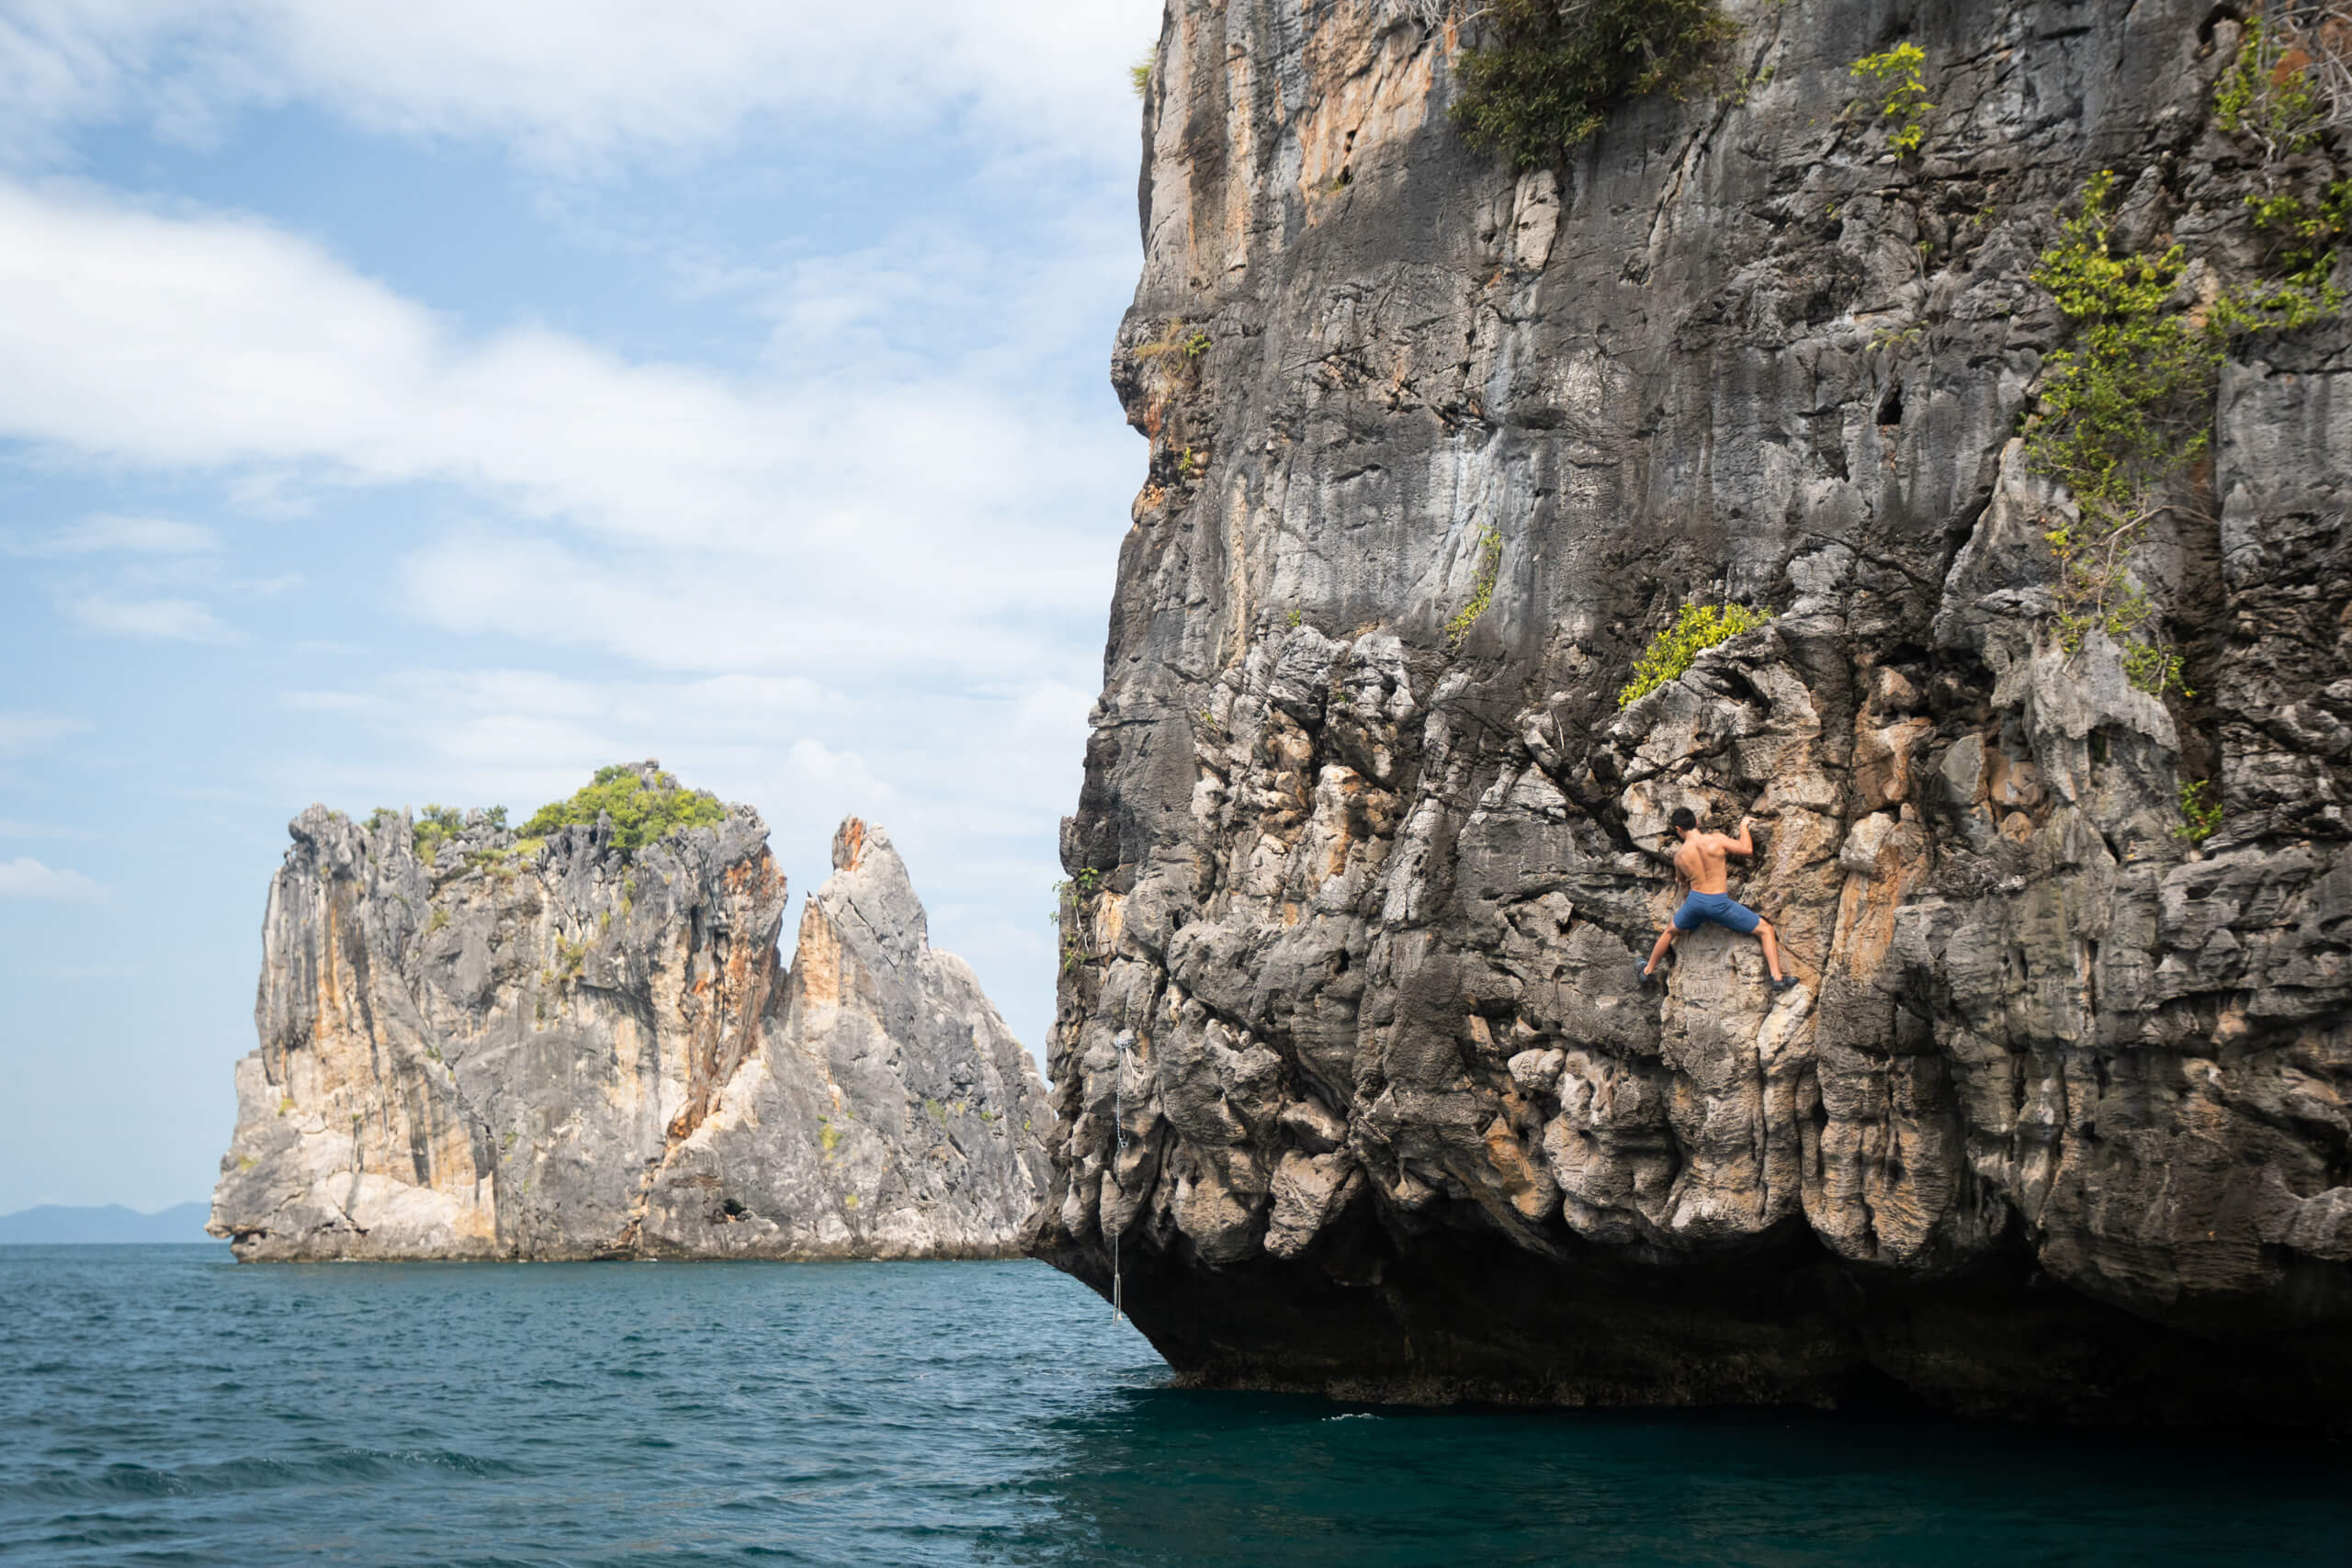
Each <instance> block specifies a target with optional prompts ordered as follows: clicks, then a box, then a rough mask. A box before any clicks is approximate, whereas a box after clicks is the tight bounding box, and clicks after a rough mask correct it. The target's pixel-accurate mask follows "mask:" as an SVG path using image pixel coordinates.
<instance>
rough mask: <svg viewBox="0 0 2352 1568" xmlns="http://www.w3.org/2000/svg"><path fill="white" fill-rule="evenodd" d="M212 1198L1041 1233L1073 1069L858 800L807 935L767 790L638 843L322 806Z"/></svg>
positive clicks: (717, 1245)
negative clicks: (1047, 1155)
mask: <svg viewBox="0 0 2352 1568" xmlns="http://www.w3.org/2000/svg"><path fill="white" fill-rule="evenodd" d="M292 832H293V837H294V846H293V848H292V849H291V850H290V851H288V853H287V857H286V864H285V866H284V868H283V869H282V870H280V871H279V872H278V874H277V879H276V881H275V882H274V883H273V884H272V885H271V887H270V896H269V913H268V916H267V918H266V921H265V923H264V926H263V964H262V978H261V991H260V998H259V1001H258V1003H257V1004H256V1007H255V1017H256V1021H257V1023H258V1025H259V1029H260V1034H261V1046H260V1048H259V1049H258V1050H256V1051H254V1053H253V1054H252V1055H249V1056H247V1057H245V1058H244V1059H243V1061H241V1062H239V1063H238V1064H237V1130H236V1134H235V1138H234V1141H233V1142H232V1145H231V1146H230V1149H229V1153H228V1155H227V1156H226V1157H224V1158H223V1159H222V1161H221V1166H220V1186H219V1188H218V1189H217V1190H216V1191H215V1192H214V1194H213V1207H212V1222H211V1225H210V1227H209V1228H210V1229H211V1231H212V1233H213V1234H214V1235H225V1236H228V1237H230V1238H231V1240H232V1243H233V1244H234V1247H235V1251H236V1255H237V1257H238V1258H242V1259H249V1260H250V1259H288V1258H604V1257H662V1258H974V1257H991V1256H1002V1255H1005V1254H1007V1253H1009V1252H1011V1251H1012V1250H1013V1249H1014V1246H1015V1238H1016V1235H1017V1232H1018V1229H1019V1226H1020V1224H1021V1221H1022V1219H1023V1216H1024V1215H1025V1214H1026V1213H1028V1212H1029V1210H1030V1208H1031V1207H1032V1205H1033V1204H1034V1203H1035V1200H1036V1196H1037V1193H1038V1192H1039V1190H1041V1188H1042V1186H1043V1182H1044V1177H1045V1159H1044V1152H1043V1148H1042V1136H1043V1132H1044V1129H1045V1126H1046V1117H1047V1111H1046V1105H1045V1098H1044V1097H1045V1089H1044V1086H1043V1084H1041V1083H1040V1082H1039V1081H1038V1078H1037V1075H1036V1069H1035V1066H1032V1065H1031V1064H1030V1062H1029V1058H1028V1054H1027V1053H1026V1052H1025V1051H1023V1049H1022V1047H1021V1045H1020V1043H1019V1042H1018V1041H1016V1040H1014V1039H1013V1037H1012V1032H1010V1031H1009V1030H1007V1029H1006V1027H1005V1025H1004V1021H1003V1020H1002V1019H1001V1017H1000V1016H999V1015H998V1013H997V1010H996V1009H995V1008H994V1007H993V1006H992V1005H991V1004H990V1003H989V999H988V998H986V997H985V996H983V995H982V994H981V992H980V988H979V985H978V981H977V980H976V979H975V978H974V977H973V975H972V972H971V970H970V968H969V967H968V966H967V965H966V964H964V962H963V961H962V960H961V959H958V958H956V957H954V956H952V955H950V954H948V953H936V952H933V950H932V949H931V947H930V945H929V943H928V942H927V941H926V939H925V934H924V925H923V912H922V904H921V903H920V902H918V901H917V899H916V897H915V895H914V889H913V887H912V886H911V885H910V883H909V882H908V880H907V872H906V867H905V865H904V864H903V863H900V861H899V856H898V853H897V852H895V851H894V850H892V849H891V847H890V842H889V840H888V839H887V838H885V837H884V836H883V835H882V833H881V831H880V830H879V829H869V828H867V827H865V825H864V824H862V823H860V822H858V821H856V820H855V819H854V818H853V819H852V820H850V821H848V822H845V823H844V824H842V829H841V831H840V832H839V833H838V834H837V835H836V836H835V839H834V844H833V867H834V870H833V874H832V876H831V878H830V879H829V880H828V881H827V882H826V883H825V885H824V886H823V887H821V888H820V889H819V890H818V893H817V895H816V897H814V898H812V899H810V900H809V902H808V904H807V906H806V911H805V913H804V914H803V916H802V919H801V923H800V934H799V949H798V953H797V956H796V958H795V961H794V964H793V966H792V968H791V971H790V972H789V974H786V973H785V972H784V971H783V969H782V967H781V965H780V964H778V962H777V953H776V935H777V931H778V928H779V925H780V922H781V920H782V918H783V914H784V909H785V902H786V899H785V885H784V878H783V876H782V875H781V874H778V872H777V871H776V869H775V862H774V861H773V860H772V859H771V858H770V857H769V854H768V849H767V830H766V829H765V828H764V827H763V825H762V823H761V821H760V819H759V818H758V817H757V816H756V815H755V814H754V813H753V812H752V811H751V810H750V809H749V808H748V807H732V808H730V810H729V814H728V817H727V818H726V820H725V821H723V822H721V823H720V824H718V826H717V827H715V828H693V829H680V830H678V831H675V832H673V833H671V834H670V835H669V836H668V837H666V838H664V839H662V840H659V841H657V842H655V843H652V844H650V845H647V846H645V847H644V848H642V849H639V850H638V851H637V852H635V854H634V855H633V856H631V855H628V854H626V853H624V852H620V851H618V850H616V849H615V848H614V847H613V844H612V834H611V831H610V829H609V826H608V825H606V824H602V823H600V825H599V826H598V827H597V828H595V829H587V828H567V829H559V830H558V831H556V832H555V833H553V834H552V835H550V836H548V838H547V840H545V843H544V846H543V847H540V848H537V849H534V848H532V847H530V846H529V845H528V844H527V843H525V844H522V845H520V846H518V843H517V840H516V838H515V835H514V834H513V833H511V832H507V831H505V830H503V829H494V828H492V827H490V826H488V825H486V824H482V825H477V826H474V827H472V828H469V829H467V830H465V831H463V832H461V833H459V834H458V835H457V836H456V837H453V838H451V839H448V840H446V841H444V842H442V843H440V844H438V845H437V846H436V848H437V853H435V855H433V857H432V858H430V859H429V860H428V859H421V858H420V857H419V856H418V854H417V852H416V851H415V847H414V843H415V840H414V839H413V831H412V825H411V822H410V820H409V818H407V817H406V815H405V814H402V815H398V816H386V817H384V818H380V819H379V821H378V823H377V824H376V825H375V826H374V827H373V828H372V829H370V828H366V827H362V826H360V825H358V824H356V823H354V822H351V821H348V820H345V818H342V817H340V816H338V815H336V814H334V813H330V812H328V811H327V810H325V809H324V808H323V807H311V809H310V810H308V811H305V812H304V813H303V814H302V815H301V816H300V817H299V818H296V819H295V821H294V823H293V825H292Z"/></svg>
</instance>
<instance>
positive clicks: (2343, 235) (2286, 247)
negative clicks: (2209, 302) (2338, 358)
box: [2214, 179, 2352, 332]
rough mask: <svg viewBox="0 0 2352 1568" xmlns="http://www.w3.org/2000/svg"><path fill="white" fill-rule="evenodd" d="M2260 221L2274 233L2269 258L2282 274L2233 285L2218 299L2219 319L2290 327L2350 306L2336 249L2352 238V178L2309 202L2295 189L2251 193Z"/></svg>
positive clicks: (2243, 327)
mask: <svg viewBox="0 0 2352 1568" xmlns="http://www.w3.org/2000/svg"><path fill="white" fill-rule="evenodd" d="M2245 204H2246V206H2247V208H2249V209H2251V210H2252V211H2253V213H2254V226H2255V228H2256V229H2257V230H2260V231H2263V232H2264V233H2265V234H2267V235H2268V236H2269V246H2268V252H2267V254H2266V256H2265V257H2264V260H2265V262H2266V263H2267V265H2269V266H2270V267H2272V268H2273V269H2274V270H2275V271H2276V273H2277V276H2275V277H2272V278H2267V279H2263V280H2261V281H2258V282H2256V283H2253V284H2249V285H2247V286H2246V287H2245V288H2234V289H2232V290H2231V291H2230V292H2228V293H2227V294H2225V295H2223V296H2222V298H2221V299H2219V300H2218V301H2216V305H2215V317H2214V319H2215V321H2217V322H2218V323H2219V324H2220V325H2221V326H2222V327H2223V328H2225V329H2233V330H2240V331H2245V332H2278V331H2290V330H2291V329H2293V328H2296V327H2301V326H2308V325H2309V324H2311V323H2312V321H2319V320H2321V319H2323V318H2324V317H2327V316H2332V315H2334V314H2335V313H2336V312H2337V311H2338V310H2342V309H2343V308H2344V298H2345V296H2344V290H2343V289H2342V288H2338V287H2337V286H2336V282H2335V260H2336V253H2337V252H2338V251H2339V250H2341V249H2342V248H2343V246H2344V242H2345V241H2346V239H2347V238H2352V179H2339V180H2337V181H2335V183H2334V184H2332V185H2330V186H2328V187H2327V188H2326V189H2325V190H2324V191H2323V192H2322V193H2321V194H2320V198H2319V199H2318V200H2317V201H2315V202H2313V201H2305V200H2304V199H2303V198H2302V197H2300V196H2297V195H2295V194H2293V193H2292V192H2290V191H2277V192H2273V193H2271V194H2270V195H2267V196H2248V197H2246V198H2245Z"/></svg>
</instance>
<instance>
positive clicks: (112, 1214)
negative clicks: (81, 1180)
mask: <svg viewBox="0 0 2352 1568" xmlns="http://www.w3.org/2000/svg"><path fill="white" fill-rule="evenodd" d="M211 1212H212V1209H211V1205H210V1204H209V1203H175V1204H173V1205H172V1206H171V1207H170V1208H168V1209H164V1210H162V1211H159V1212H158V1213H153V1214H142V1213H140V1212H139V1211H138V1210H136V1209H126V1208H124V1207H123V1206H122V1205H121V1204H119V1203H107V1204H105V1205H103V1206H100V1207H96V1208H74V1207H70V1206H68V1205H65V1204H62V1203H42V1204H40V1205H39V1206H38V1207H35V1208H30V1209H19V1210H17V1212H16V1213H13V1214H0V1247H56V1246H61V1245H70V1244H74V1243H82V1242H90V1243H107V1242H114V1243H120V1242H198V1241H200V1242H210V1241H211V1240H212V1238H211V1237H210V1236H209V1235H205V1234H204V1222H205V1220H206V1219H207V1218H208V1217H209V1215H210V1214H211Z"/></svg>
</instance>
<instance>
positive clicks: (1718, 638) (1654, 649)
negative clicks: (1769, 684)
mask: <svg viewBox="0 0 2352 1568" xmlns="http://www.w3.org/2000/svg"><path fill="white" fill-rule="evenodd" d="M1771 618H1772V612H1771V611H1770V610H1769V609H1766V610H1751V609H1749V608H1748V607H1747V605H1745V604H1685V605H1683V606H1682V609H1681V611H1680V613H1679V614H1678V615H1676V616H1675V617H1674V624H1673V625H1672V626H1668V627H1667V628H1666V629H1665V630H1663V631H1661V632H1659V633H1658V634H1657V636H1656V637H1652V638H1650V645H1649V647H1648V649H1645V651H1644V652H1643V654H1642V657H1641V661H1640V662H1639V663H1637V664H1635V665H1634V678H1633V679H1632V680H1631V681H1629V682H1626V683H1625V687H1624V689H1623V691H1621V692H1619V693H1618V694H1617V705H1618V706H1619V707H1621V708H1628V707H1631V706H1633V705H1634V704H1635V703H1637V702H1639V701H1640V700H1641V699H1642V698H1644V697H1645V696H1648V695H1649V694H1651V693H1652V692H1655V691H1657V689H1658V688H1659V687H1660V686H1663V685H1665V684H1666V683H1667V682H1669V681H1674V680H1679V679H1680V678H1681V676H1682V675H1683V674H1684V673H1685V672H1686V671H1689V670H1690V668H1691V665H1692V664H1693V663H1694V662H1696V661H1697V660H1698V657H1699V655H1700V654H1701V653H1702V652H1703V651H1704V650H1706V649H1710V648H1713V647H1714V646H1715V644H1717V643H1719V642H1729V641H1730V640H1731V639H1732V638H1734V637H1737V636H1739V635H1740V634H1741V633H1742V632H1752V631H1754V630H1755V629H1756V628H1757V627H1758V626H1762V625H1763V624H1764V623H1765V622H1767V621H1769V620H1770V619H1771Z"/></svg>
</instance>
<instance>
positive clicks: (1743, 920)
mask: <svg viewBox="0 0 2352 1568" xmlns="http://www.w3.org/2000/svg"><path fill="white" fill-rule="evenodd" d="M1750 820H1751V818H1746V817H1743V818H1740V819H1739V837H1738V838H1736V839H1735V838H1733V837H1732V836H1731V835H1730V834H1728V833H1702V832H1701V831H1699V819H1698V818H1696V817H1693V816H1692V815H1691V808H1690V807H1687V806H1678V807H1675V808H1674V815H1673V816H1671V817H1669V818H1667V821H1668V823H1669V824H1671V825H1672V827H1673V829H1674V831H1675V834H1676V836H1677V837H1679V839H1680V840H1682V847H1681V848H1679V849H1678V850H1676V851H1675V852H1674V880H1675V884H1676V886H1684V885H1688V886H1689V887H1690V889H1691V896H1690V897H1687V898H1685V899H1683V900H1682V908H1679V909H1677V910H1675V911H1674V923H1673V924H1671V925H1669V926H1668V927H1667V928H1666V929H1665V930H1664V931H1660V932H1658V933H1657V946H1656V947H1653V948H1651V949H1650V961H1649V962H1648V963H1647V964H1643V965H1642V984H1643V985H1644V986H1647V985H1648V984H1649V983H1650V976H1651V974H1652V973H1653V972H1654V971H1655V970H1656V969H1657V965H1658V960H1660V959H1662V958H1664V957H1665V956H1666V950H1667V949H1668V948H1669V947H1671V946H1673V945H1674V939H1675V938H1676V937H1678V936H1680V935H1681V934H1682V933H1683V932H1685V931H1697V930H1698V929H1699V928H1700V927H1701V926H1702V925H1704V924H1706V923H1707V922H1708V921H1709V920H1713V922H1714V923H1715V924H1717V925H1719V926H1726V927H1729V928H1730V929H1731V930H1733V931H1737V932H1739V933H1740V934H1741V935H1742V936H1746V935H1747V934H1748V933H1749V932H1751V931H1752V932H1754V933H1755V935H1756V938H1757V940H1758V941H1759V942H1762V943H1763V944H1764V966H1765V967H1766V968H1768V969H1770V971H1771V972H1772V988H1773V989H1774V990H1776V991H1785V990H1787V989H1788V988H1789V987H1791V986H1793V985H1795V984H1796V982H1795V981H1794V980H1792V979H1784V978H1782V976H1781V947H1780V944H1779V943H1778V942H1774V941H1773V940H1772V924H1771V922H1770V920H1767V919H1764V917H1763V916H1761V915H1759V914H1758V913H1757V912H1756V911H1755V910H1753V909H1751V908H1748V907H1747V905H1745V904H1743V903H1741V902H1740V901H1739V900H1738V899H1736V898H1734V897H1732V896H1731V895H1730V894H1729V893H1728V892H1726V891H1724V857H1726V856H1729V855H1752V854H1754V853H1755V852H1756V840H1755V837H1754V836H1753V835H1752V834H1750V833H1749V832H1748V830H1747V824H1748V823H1749V821H1750Z"/></svg>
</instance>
